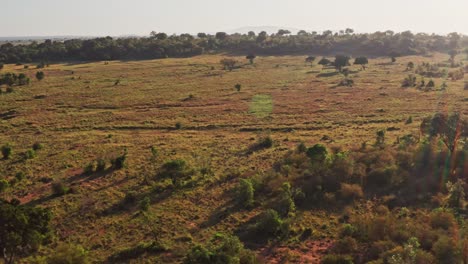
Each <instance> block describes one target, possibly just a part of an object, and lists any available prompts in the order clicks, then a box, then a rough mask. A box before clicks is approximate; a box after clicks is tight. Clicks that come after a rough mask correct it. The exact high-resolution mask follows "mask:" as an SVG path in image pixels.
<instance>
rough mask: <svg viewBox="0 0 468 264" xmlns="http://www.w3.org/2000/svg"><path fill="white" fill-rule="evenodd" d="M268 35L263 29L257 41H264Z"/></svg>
mask: <svg viewBox="0 0 468 264" xmlns="http://www.w3.org/2000/svg"><path fill="white" fill-rule="evenodd" d="M267 37H268V34H267V33H266V32H265V31H262V32H260V33H258V36H257V42H258V43H262V42H264V41H265V40H266V39H267Z"/></svg>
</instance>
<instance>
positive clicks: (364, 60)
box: [354, 57, 369, 70]
mask: <svg viewBox="0 0 468 264" xmlns="http://www.w3.org/2000/svg"><path fill="white" fill-rule="evenodd" d="M354 64H356V65H361V67H362V69H364V70H365V69H366V65H367V64H369V60H368V59H367V58H366V57H357V58H356V59H354Z"/></svg>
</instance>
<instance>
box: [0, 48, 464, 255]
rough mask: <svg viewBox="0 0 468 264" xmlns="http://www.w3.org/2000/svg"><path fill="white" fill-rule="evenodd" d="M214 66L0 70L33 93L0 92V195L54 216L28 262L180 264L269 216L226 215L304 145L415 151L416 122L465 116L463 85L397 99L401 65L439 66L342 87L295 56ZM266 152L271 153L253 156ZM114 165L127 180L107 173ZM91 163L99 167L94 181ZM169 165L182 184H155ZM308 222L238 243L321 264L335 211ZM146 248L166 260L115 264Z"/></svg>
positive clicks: (379, 66)
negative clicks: (405, 144) (248, 184)
mask: <svg viewBox="0 0 468 264" xmlns="http://www.w3.org/2000/svg"><path fill="white" fill-rule="evenodd" d="M225 57H227V56H224V55H202V56H196V57H192V58H171V59H160V60H145V61H108V62H104V61H103V62H92V63H64V64H51V65H50V66H48V67H45V68H44V69H40V70H41V71H43V72H44V74H45V78H44V79H43V80H40V81H39V80H36V78H35V74H36V72H37V71H38V69H35V67H33V66H31V67H30V68H28V69H26V68H25V67H24V65H13V64H6V65H5V66H4V68H3V69H2V70H1V71H0V74H1V73H4V72H14V73H18V74H19V73H24V74H25V75H26V76H28V77H30V78H31V80H32V81H31V83H30V84H29V85H25V86H17V87H16V86H15V87H14V91H13V92H11V93H6V92H5V89H6V87H5V86H2V87H1V89H2V91H3V92H2V93H1V94H0V132H1V133H0V144H1V145H5V144H9V145H10V146H11V148H12V155H11V157H10V158H9V159H4V160H0V175H1V176H2V177H3V179H7V180H9V181H11V180H13V179H16V178H18V177H16V176H15V175H17V174H18V173H22V174H24V177H22V178H21V180H16V181H15V182H14V183H13V184H12V186H10V187H9V188H8V189H7V190H6V191H5V192H3V193H1V195H2V197H3V198H4V199H12V198H16V199H18V200H19V201H21V203H22V204H30V205H35V206H40V207H45V208H49V209H50V210H51V212H52V215H53V217H52V220H51V226H52V229H53V237H52V238H51V239H50V241H49V243H48V244H46V245H44V246H42V247H41V248H40V250H39V253H38V255H40V256H46V255H48V254H49V253H50V252H52V251H53V250H54V248H55V247H56V245H57V244H61V243H72V244H78V245H81V246H82V247H83V248H84V249H86V250H87V251H88V252H89V253H88V257H89V259H90V260H91V261H92V262H93V263H94V262H96V263H102V262H105V263H173V262H175V263H177V262H182V261H183V260H184V258H185V256H186V254H187V252H188V251H189V250H190V249H191V248H192V247H193V246H194V245H195V244H199V243H201V244H203V243H207V241H209V240H210V239H211V238H212V237H213V236H214V235H215V234H218V233H225V234H238V233H242V232H241V231H239V230H241V229H242V228H241V227H242V226H244V225H245V224H246V223H249V221H251V220H252V219H254V217H256V216H257V215H259V214H260V213H262V212H263V211H264V210H265V208H267V207H268V206H269V203H270V197H272V196H273V195H272V194H268V192H266V193H267V194H266V195H265V197H264V198H262V199H258V201H257V202H256V204H255V205H253V206H250V209H249V210H246V209H242V208H237V207H236V206H235V204H236V202H235V198H233V197H234V195H233V190H234V189H235V188H236V186H238V184H239V179H241V178H244V179H246V178H252V177H260V176H259V175H268V174H269V173H270V172H271V171H272V170H274V168H275V166H276V165H275V164H277V163H278V162H279V161H281V160H282V159H283V158H284V157H285V156H287V155H289V154H288V153H290V152H291V151H294V150H295V149H296V147H297V145H298V144H300V143H301V142H302V143H304V144H305V145H306V146H313V145H315V144H322V145H325V146H326V147H327V148H328V149H330V152H332V151H331V150H332V149H334V150H338V149H340V150H349V149H353V148H359V147H361V146H362V144H363V143H365V142H367V144H368V145H369V146H370V145H373V144H374V142H375V140H376V139H375V138H376V132H377V131H381V130H383V131H385V143H386V144H387V145H389V146H391V145H395V144H398V143H397V142H399V138H402V137H403V136H405V135H409V134H412V135H413V137H414V138H415V139H421V140H422V137H423V135H421V134H420V124H421V122H422V120H423V119H424V118H426V117H428V116H431V115H433V114H435V113H437V112H453V111H459V112H461V114H462V115H464V116H466V115H467V114H468V105H467V104H468V93H467V90H466V89H464V87H465V80H464V79H461V80H457V81H452V80H450V79H448V78H447V77H445V76H444V77H434V78H432V79H433V80H434V82H435V88H434V89H432V90H430V91H423V90H420V89H416V88H415V87H409V88H404V87H402V81H403V79H404V78H405V77H407V76H408V75H409V74H411V73H413V72H414V69H408V66H407V65H408V63H409V62H413V63H414V64H415V65H416V66H418V65H421V64H422V63H431V64H436V63H447V61H448V59H449V56H448V55H446V54H441V53H435V54H433V55H430V56H426V57H423V56H406V57H398V58H397V60H396V62H391V61H390V59H389V58H388V57H382V58H372V59H370V60H369V65H368V66H367V69H365V70H363V69H361V66H358V65H353V66H350V67H348V68H349V77H350V78H352V79H353V81H354V85H353V86H352V87H347V86H338V85H337V84H338V83H339V82H340V80H341V79H343V75H342V74H340V73H338V72H337V71H336V70H335V69H334V68H333V67H322V66H321V65H317V63H316V62H315V63H312V65H311V64H310V63H306V62H305V61H304V59H305V57H304V56H274V57H273V56H271V57H268V56H266V57H258V58H256V59H255V61H254V63H253V64H250V63H249V61H248V60H246V59H245V57H230V58H233V59H236V60H237V61H239V62H240V64H239V67H236V68H235V69H233V70H232V71H229V70H225V69H223V67H222V65H221V64H220V63H219V62H220V60H221V59H223V58H225ZM457 58H458V59H459V60H460V61H461V60H463V59H464V58H463V55H459V56H458V57H457ZM451 70H452V69H450V68H448V71H451ZM425 79H426V81H428V80H429V79H431V78H427V77H426V78H425ZM443 83H445V84H446V86H447V88H446V89H440V87H441V86H442V85H443ZM237 84H240V87H239V89H236V87H235V86H236V85H237ZM408 119H411V120H412V122H408ZM263 138H270V139H272V146H271V147H265V148H263V147H256V146H257V145H256V144H258V142H259V140H262V139H263ZM35 143H40V145H41V147H40V148H37V150H35V151H34V153H33V155H30V154H27V153H28V150H30V149H31V148H33V145H34V144H35ZM335 152H337V151H335ZM121 155H124V156H125V158H126V159H125V166H123V168H121V169H120V168H119V169H115V167H112V166H111V160H115V159H116V158H117V157H120V156H121ZM98 160H103V161H104V162H105V163H106V165H105V166H104V168H103V169H102V170H98V171H95V170H93V171H92V172H91V171H90V170H89V168H87V166H89V164H90V163H93V162H97V161H98ZM171 160H184V161H185V162H186V164H185V165H186V166H187V167H188V168H190V170H191V172H190V173H189V175H190V176H189V177H187V178H186V179H184V180H183V182H182V183H179V182H175V181H173V182H171V179H168V178H164V177H158V175H162V174H161V173H160V171H161V168H162V167H164V166H163V165H164V164H165V163H166V162H168V161H171ZM93 166H95V164H94V165H91V167H93ZM462 173H465V174H466V173H467V171H465V172H462ZM54 186H55V187H54ZM57 186H58V187H57ZM174 186H176V187H174ZM57 188H58V189H60V188H62V189H66V190H62V191H63V193H62V195H57ZM367 198H369V200H372V197H370V195H369V197H367ZM356 204H357V205H356V208H361V209H360V210H365V209H362V207H365V204H366V203H365V202H362V204H360V203H359V202H356ZM422 207H423V208H425V209H424V210H428V212H429V211H430V209H429V208H428V207H427V206H426V205H424V206H422ZM142 208H143V209H142ZM305 208H306V209H304V208H301V209H297V210H296V211H295V215H294V217H290V218H291V219H290V227H289V229H290V230H291V231H290V233H289V235H288V237H287V238H286V239H282V240H270V241H269V242H268V241H267V242H259V241H256V240H255V239H250V240H247V239H241V240H242V241H243V242H244V244H245V246H246V247H248V248H250V249H252V250H254V251H255V252H256V254H257V255H259V256H260V259H261V260H263V261H264V262H266V263H284V262H286V263H287V261H290V262H302V263H318V262H319V261H320V260H321V259H322V257H323V256H324V255H325V254H327V253H328V250H330V249H331V248H332V247H333V245H334V242H335V241H337V240H338V239H339V235H338V234H339V230H340V228H341V224H342V221H341V220H340V219H341V218H342V214H343V210H344V209H343V207H341V206H336V207H333V206H330V207H328V208H327V206H325V207H319V208H313V209H310V208H307V207H305ZM356 210H357V209H356ZM418 213H419V211H418V212H416V213H415V214H418ZM421 214H423V213H421ZM414 217H416V216H414ZM306 229H310V230H312V232H311V234H310V235H309V236H307V237H304V236H302V235H301V234H302V233H303V231H304V230H306ZM240 237H241V238H242V236H241V235H240ZM155 240H158V241H160V243H161V244H164V249H162V250H160V251H157V252H152V251H151V250H143V251H142V252H137V253H135V252H133V253H135V254H133V255H131V254H130V255H131V256H123V257H122V255H119V253H121V252H125V250H126V249H134V248H135V247H138V245H139V244H141V243H150V242H152V241H155ZM23 261H24V262H25V263H28V262H29V263H31V262H32V259H31V257H30V258H29V259H28V258H24V259H23ZM386 263H387V262H386Z"/></svg>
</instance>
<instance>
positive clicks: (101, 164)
mask: <svg viewBox="0 0 468 264" xmlns="http://www.w3.org/2000/svg"><path fill="white" fill-rule="evenodd" d="M106 167H107V164H106V161H105V160H104V159H98V160H97V164H96V171H97V172H100V171H104V170H105V169H106Z"/></svg>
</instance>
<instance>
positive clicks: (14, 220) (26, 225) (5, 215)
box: [0, 200, 51, 264]
mask: <svg viewBox="0 0 468 264" xmlns="http://www.w3.org/2000/svg"><path fill="white" fill-rule="evenodd" d="M50 219H51V213H50V211H49V210H48V209H43V208H39V207H32V206H26V205H20V204H19V202H18V201H17V200H14V201H11V202H7V201H5V200H0V250H1V252H2V257H3V260H4V262H5V263H6V264H12V263H14V260H15V257H16V256H18V255H20V254H30V253H33V252H35V251H37V249H38V247H39V245H41V244H42V243H44V241H45V240H46V239H47V237H48V236H49V235H50V227H49V222H50Z"/></svg>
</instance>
